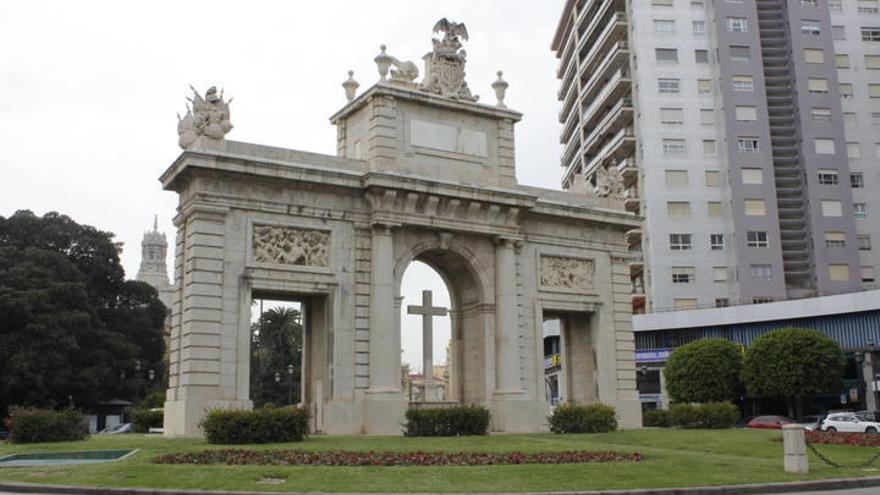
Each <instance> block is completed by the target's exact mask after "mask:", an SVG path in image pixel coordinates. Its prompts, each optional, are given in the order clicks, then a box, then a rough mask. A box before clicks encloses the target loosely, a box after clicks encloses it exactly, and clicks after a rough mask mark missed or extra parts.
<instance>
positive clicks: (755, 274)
mask: <svg viewBox="0 0 880 495" xmlns="http://www.w3.org/2000/svg"><path fill="white" fill-rule="evenodd" d="M749 275H750V276H751V277H752V279H754V280H764V281H769V280H772V279H773V267H772V266H771V265H749Z"/></svg>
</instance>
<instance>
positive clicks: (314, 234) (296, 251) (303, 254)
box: [253, 225, 330, 267]
mask: <svg viewBox="0 0 880 495" xmlns="http://www.w3.org/2000/svg"><path fill="white" fill-rule="evenodd" d="M253 258H254V261H256V262H257V263H272V264H278V265H300V266H317V267H326V266H328V265H329V258H330V233H329V232H326V231H323V230H316V229H302V228H297V227H284V226H279V225H254V237H253Z"/></svg>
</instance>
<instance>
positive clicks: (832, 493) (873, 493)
mask: <svg viewBox="0 0 880 495" xmlns="http://www.w3.org/2000/svg"><path fill="white" fill-rule="evenodd" d="M878 493H880V487H874V488H853V489H852V490H826V491H824V492H797V495H877V494H878Z"/></svg>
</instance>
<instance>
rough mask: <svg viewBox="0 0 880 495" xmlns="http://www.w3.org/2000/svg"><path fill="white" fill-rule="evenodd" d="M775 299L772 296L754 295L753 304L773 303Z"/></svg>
mask: <svg viewBox="0 0 880 495" xmlns="http://www.w3.org/2000/svg"><path fill="white" fill-rule="evenodd" d="M773 301H774V299H773V298H772V297H753V298H752V304H768V303H772V302H773Z"/></svg>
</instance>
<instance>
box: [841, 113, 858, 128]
mask: <svg viewBox="0 0 880 495" xmlns="http://www.w3.org/2000/svg"><path fill="white" fill-rule="evenodd" d="M843 123H844V125H846V127H850V128H855V127H856V126H858V125H859V117H858V115H856V114H855V113H853V112H845V113H844V114H843Z"/></svg>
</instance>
